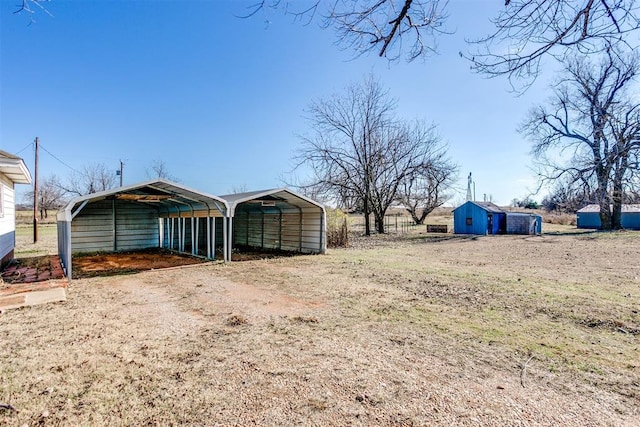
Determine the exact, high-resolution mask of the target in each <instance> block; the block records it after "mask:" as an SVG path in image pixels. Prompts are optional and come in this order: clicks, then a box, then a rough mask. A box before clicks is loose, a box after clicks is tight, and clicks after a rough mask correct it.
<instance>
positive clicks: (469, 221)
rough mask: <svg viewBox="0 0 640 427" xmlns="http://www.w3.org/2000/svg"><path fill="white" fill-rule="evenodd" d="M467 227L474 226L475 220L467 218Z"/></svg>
mask: <svg viewBox="0 0 640 427" xmlns="http://www.w3.org/2000/svg"><path fill="white" fill-rule="evenodd" d="M467 225H473V218H471V217H469V216H468V217H467Z"/></svg>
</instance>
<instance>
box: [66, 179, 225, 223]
mask: <svg viewBox="0 0 640 427" xmlns="http://www.w3.org/2000/svg"><path fill="white" fill-rule="evenodd" d="M105 199H118V200H128V201H132V202H138V203H145V204H148V205H155V206H158V205H160V206H164V207H170V206H171V207H177V209H178V210H182V209H180V206H184V207H185V208H186V209H185V210H190V209H192V208H193V209H194V210H208V209H211V210H217V211H218V212H220V213H221V214H223V215H226V213H227V212H228V210H229V207H228V204H227V202H226V201H225V200H223V199H222V198H220V197H217V196H213V195H210V194H206V193H202V192H200V191H197V190H193V189H191V188H188V187H185V186H183V185H181V184H177V183H175V182H170V181H167V180H164V179H155V180H151V181H146V182H142V183H139V184H133V185H128V186H124V187H118V188H114V189H111V190H106V191H101V192H98V193H91V194H87V195H84V196H81V197H78V198H76V199H73V200H71V201H70V202H69V203H68V204H67V205H66V206H65V208H64V209H62V210H61V211H60V212H59V213H58V220H60V221H71V220H72V219H73V217H74V216H75V213H76V212H79V210H80V209H82V207H84V205H85V204H86V203H89V202H97V201H100V200H105ZM74 209H75V210H74ZM72 211H73V212H72Z"/></svg>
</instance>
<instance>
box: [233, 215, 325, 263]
mask: <svg viewBox="0 0 640 427" xmlns="http://www.w3.org/2000/svg"><path fill="white" fill-rule="evenodd" d="M323 218H324V216H323V213H322V210H321V209H320V208H315V209H314V208H301V209H298V208H289V209H277V208H268V207H265V208H261V209H259V210H258V209H257V208H256V207H255V206H253V205H240V206H239V207H238V208H237V209H236V212H235V216H234V218H233V245H234V247H237V246H239V247H242V246H247V247H251V248H264V249H280V250H286V251H292V252H304V253H319V252H322V244H323V240H322V239H323V232H322V226H323V224H322V221H323Z"/></svg>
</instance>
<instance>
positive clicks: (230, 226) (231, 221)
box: [227, 217, 233, 261]
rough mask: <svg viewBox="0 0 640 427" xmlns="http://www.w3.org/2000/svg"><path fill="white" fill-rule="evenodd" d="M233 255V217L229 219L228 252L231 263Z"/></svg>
mask: <svg viewBox="0 0 640 427" xmlns="http://www.w3.org/2000/svg"><path fill="white" fill-rule="evenodd" d="M232 253H233V217H229V250H228V251H227V255H228V256H229V261H231V254H232Z"/></svg>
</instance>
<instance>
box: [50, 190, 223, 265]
mask: <svg viewBox="0 0 640 427" xmlns="http://www.w3.org/2000/svg"><path fill="white" fill-rule="evenodd" d="M225 213H226V205H225V203H224V201H222V200H220V199H219V198H217V197H214V196H209V195H205V194H202V193H199V192H196V191H194V190H190V189H187V188H185V187H182V186H178V185H177V184H173V183H170V182H168V181H164V180H157V181H152V182H148V183H143V184H139V185H136V186H131V187H121V188H118V189H115V190H110V191H106V192H101V193H94V194H90V195H87V196H84V197H82V198H79V199H76V200H74V201H72V202H70V203H69V204H68V205H67V206H66V207H65V209H64V210H62V211H61V212H60V213H59V214H58V253H59V254H60V257H61V261H62V263H63V266H64V268H65V272H66V273H67V277H71V270H72V268H71V264H72V254H73V255H75V254H81V253H87V252H121V251H132V250H141V249H149V248H166V249H171V250H174V251H179V252H183V253H188V254H192V255H201V256H204V257H207V258H211V259H213V258H215V255H216V252H221V253H222V255H223V257H224V259H227V253H226V251H225V250H224V249H225V245H224V231H225V229H226V227H225V220H224V215H225Z"/></svg>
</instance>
